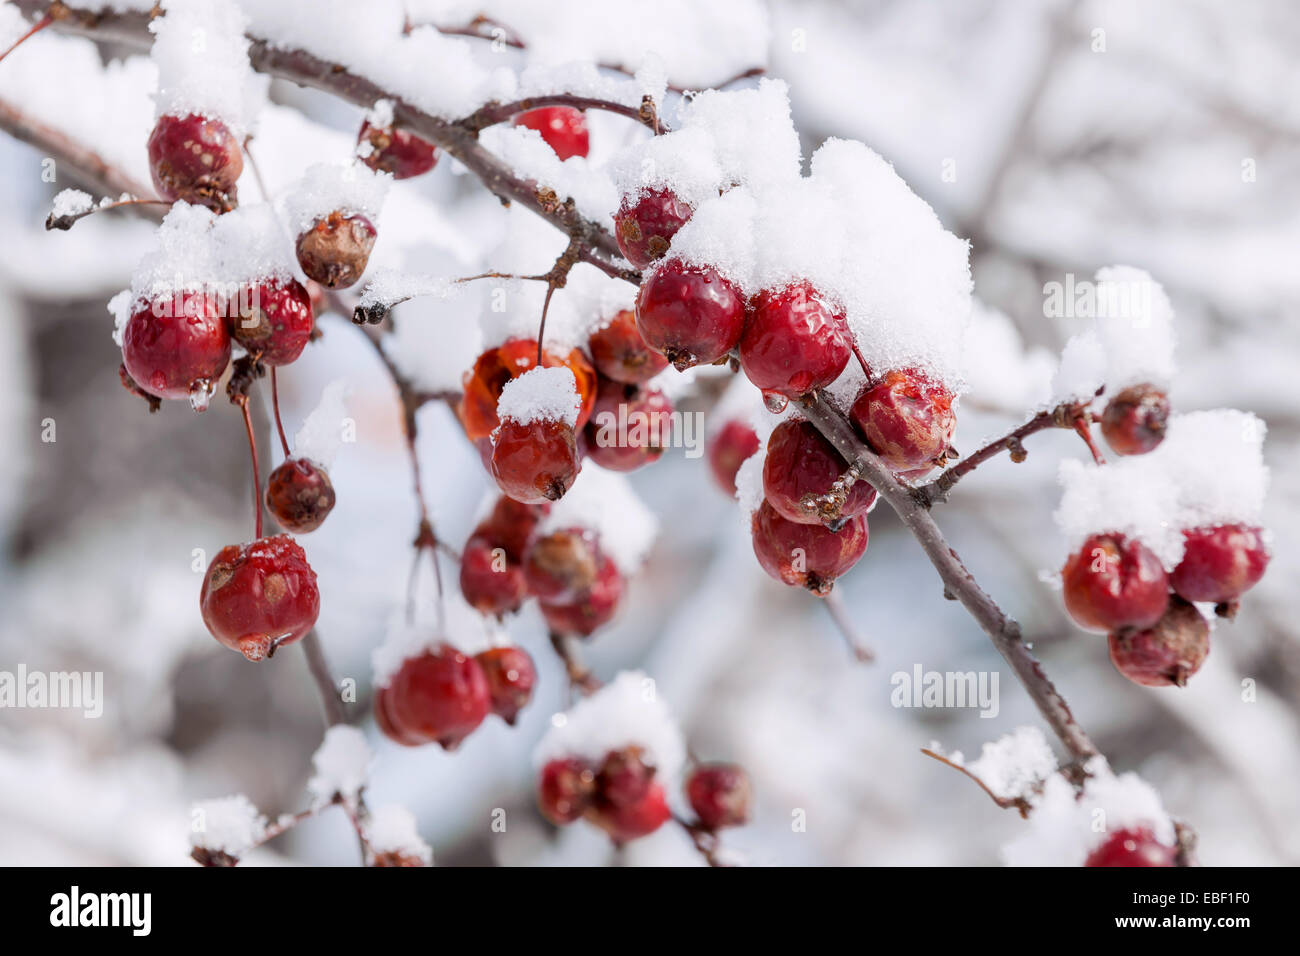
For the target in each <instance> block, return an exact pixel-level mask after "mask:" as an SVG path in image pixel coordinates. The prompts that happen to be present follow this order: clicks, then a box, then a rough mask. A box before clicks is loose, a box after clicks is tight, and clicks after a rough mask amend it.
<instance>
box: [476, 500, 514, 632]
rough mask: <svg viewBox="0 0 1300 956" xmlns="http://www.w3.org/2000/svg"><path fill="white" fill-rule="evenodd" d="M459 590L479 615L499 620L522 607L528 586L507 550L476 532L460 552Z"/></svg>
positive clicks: (493, 540)
mask: <svg viewBox="0 0 1300 956" xmlns="http://www.w3.org/2000/svg"><path fill="white" fill-rule="evenodd" d="M507 500H510V499H507ZM460 593H461V594H462V595H463V596H464V598H465V601H466V603H467V604H469V605H470V606H471V607H473V608H474V609H475V610H476V611H478V612H479V613H480V614H491V615H493V616H494V617H496V618H497V619H498V620H500V619H501V618H503V617H505V615H507V614H513V613H514V612H515V611H517V610H519V608H520V607H522V606H523V603H524V599H525V598H526V597H528V586H527V582H525V580H524V570H523V568H521V567H520V566H519V564H518V562H517V561H512V560H510V557H509V555H508V553H507V552H506V549H505V548H504V547H503V546H502V545H501V544H499V543H498V542H497V540H495V539H494V538H491V537H489V536H488V535H485V534H481V533H479V532H475V533H474V534H472V535H470V538H469V540H468V541H466V542H465V547H464V548H462V549H461V553H460Z"/></svg>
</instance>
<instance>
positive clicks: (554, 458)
mask: <svg viewBox="0 0 1300 956" xmlns="http://www.w3.org/2000/svg"><path fill="white" fill-rule="evenodd" d="M581 468H582V462H581V461H579V459H578V447H577V445H576V444H575V442H574V437H573V429H572V428H570V427H569V424H568V423H567V422H559V421H547V420H539V421H533V422H527V423H520V422H516V421H513V420H511V419H506V420H505V421H503V422H502V423H501V425H500V426H499V427H498V428H497V431H496V434H495V435H494V437H493V439H492V477H493V478H495V479H496V481H497V486H498V487H500V489H501V490H502V491H503V492H505V493H506V494H507V495H509V496H510V497H511V498H514V499H515V500H516V501H520V502H523V503H524V504H539V503H541V502H544V501H559V500H560V498H562V497H563V496H564V493H565V492H566V491H568V490H569V486H570V485H572V484H573V480H574V479H575V478H577V477H578V472H579V470H581Z"/></svg>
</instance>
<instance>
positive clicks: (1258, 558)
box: [1169, 524, 1271, 604]
mask: <svg viewBox="0 0 1300 956" xmlns="http://www.w3.org/2000/svg"><path fill="white" fill-rule="evenodd" d="M1183 543H1184V550H1183V560H1182V561H1180V562H1179V564H1178V567H1176V568H1174V572H1173V574H1172V575H1170V579H1169V580H1170V583H1171V584H1172V585H1173V588H1174V590H1175V591H1177V592H1178V593H1179V594H1180V595H1182V596H1183V597H1184V598H1186V599H1187V600H1189V601H1213V602H1214V603H1216V604H1223V603H1226V602H1230V601H1235V600H1237V599H1238V598H1239V597H1241V596H1242V595H1243V594H1245V593H1246V592H1247V591H1249V590H1250V589H1251V588H1253V587H1254V586H1255V585H1256V584H1258V583H1259V579H1260V578H1262V577H1263V576H1264V571H1265V570H1266V569H1267V568H1268V562H1269V558H1270V557H1271V556H1270V555H1269V552H1268V547H1267V545H1265V543H1264V535H1263V532H1262V531H1260V529H1259V528H1255V527H1252V526H1250V525H1245V524H1228V525H1218V526H1216V527H1206V528H1192V529H1189V530H1187V531H1184V532H1183Z"/></svg>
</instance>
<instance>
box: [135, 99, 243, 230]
mask: <svg viewBox="0 0 1300 956" xmlns="http://www.w3.org/2000/svg"><path fill="white" fill-rule="evenodd" d="M148 153H149V173H150V175H151V176H152V177H153V184H154V188H155V189H157V190H158V194H159V195H160V196H162V198H163V199H171V200H179V201H183V202H187V203H190V204H191V205H195V206H207V207H208V208H209V209H211V210H213V211H214V212H217V213H223V212H229V211H230V210H231V209H234V208H235V206H237V205H238V204H239V200H238V191H237V189H236V187H235V184H236V183H237V182H238V181H239V176H240V174H241V173H242V172H243V171H244V153H243V150H242V149H241V148H240V145H239V140H237V139H235V136H234V134H233V133H231V132H230V128H229V127H228V126H226V124H225V123H223V122H222V121H221V120H219V119H215V118H212V117H205V116H199V115H198V114H195V113H188V114H186V115H185V116H175V115H171V114H168V115H165V116H160V117H158V122H157V123H155V124H154V128H153V132H152V133H150V134H149V143H148Z"/></svg>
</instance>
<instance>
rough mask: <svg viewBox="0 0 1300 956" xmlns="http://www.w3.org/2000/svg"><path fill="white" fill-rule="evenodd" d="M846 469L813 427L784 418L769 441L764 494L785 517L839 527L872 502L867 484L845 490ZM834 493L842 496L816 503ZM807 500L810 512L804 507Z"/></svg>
mask: <svg viewBox="0 0 1300 956" xmlns="http://www.w3.org/2000/svg"><path fill="white" fill-rule="evenodd" d="M848 467H849V466H848V462H846V461H845V460H844V459H843V457H841V455H840V453H839V452H837V451H836V450H835V446H834V445H832V444H831V443H830V442H829V441H827V440H826V439H825V438H824V437H823V436H822V433H821V432H819V431H818V430H817V428H816V427H815V426H814V425H813V424H812V422H808V421H804V420H802V419H787V420H785V421H783V422H782V423H781V424H780V425H777V426H776V428H775V429H773V431H772V435H771V437H770V438H768V440H767V457H766V458H765V459H764V460H763V495H764V497H766V498H767V502H768V504H770V505H771V506H772V507H773V508H774V509H775V510H776V512H777V514H779V515H781V517H783V518H786V519H788V520H790V521H795V522H798V523H799V524H825V525H826V526H827V527H829V528H832V529H834V528H838V527H840V526H842V525H843V523H844V521H845V520H846V519H848V518H852V517H854V516H856V515H864V514H866V513H867V512H868V511H869V510H870V508H871V506H872V505H873V504H875V501H876V489H875V488H873V487H871V485H869V484H868V483H867V482H866V481H862V480H858V481H854V482H853V483H852V484H851V485H847V486H844V483H843V480H842V479H843V476H844V473H845V471H847V470H848ZM837 483H838V484H837ZM833 492H840V493H841V494H837V495H835V498H834V501H833V502H830V501H825V502H821V503H819V502H818V501H817V499H819V498H821V497H823V496H826V495H831V494H832V493H833ZM805 500H807V501H808V502H809V504H810V505H811V507H806V506H805V504H804V502H805Z"/></svg>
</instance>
